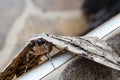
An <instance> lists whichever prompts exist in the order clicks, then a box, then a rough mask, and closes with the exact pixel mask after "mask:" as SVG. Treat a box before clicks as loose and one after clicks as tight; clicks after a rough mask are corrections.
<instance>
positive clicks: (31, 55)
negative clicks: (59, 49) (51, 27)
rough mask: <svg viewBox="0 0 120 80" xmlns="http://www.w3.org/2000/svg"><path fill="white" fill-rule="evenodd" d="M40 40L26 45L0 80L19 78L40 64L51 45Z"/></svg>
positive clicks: (0, 76)
mask: <svg viewBox="0 0 120 80" xmlns="http://www.w3.org/2000/svg"><path fill="white" fill-rule="evenodd" d="M40 40H42V39H40ZM40 40H39V39H38V40H35V41H31V42H29V43H27V44H26V46H25V47H24V48H23V49H22V50H21V51H20V53H19V55H18V56H17V57H15V58H14V59H13V61H12V62H11V63H10V64H9V65H8V66H7V68H6V69H5V70H4V71H3V72H2V73H1V74H0V80H12V79H13V77H14V76H15V75H16V76H17V77H19V76H21V75H22V74H23V73H26V72H28V71H29V70H31V69H32V68H33V67H35V66H38V65H39V64H40V63H42V60H41V57H42V56H43V55H44V54H46V53H48V52H50V51H51V50H52V45H51V44H50V43H48V42H45V41H44V40H43V41H40Z"/></svg>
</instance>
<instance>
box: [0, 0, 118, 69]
mask: <svg viewBox="0 0 120 80" xmlns="http://www.w3.org/2000/svg"><path fill="white" fill-rule="evenodd" d="M85 1H86V0H0V59H1V60H0V71H2V69H3V68H4V67H5V66H6V65H7V64H8V63H9V61H10V60H11V59H12V58H13V57H14V56H15V55H16V54H17V53H18V52H19V51H20V49H21V48H22V47H23V46H24V45H25V43H26V42H27V41H28V39H29V37H30V36H32V35H33V34H36V33H41V32H45V33H51V34H58V35H69V36H77V35H83V34H85V33H86V32H88V31H90V30H91V26H90V25H91V24H92V23H93V22H95V23H96V20H97V19H98V18H99V17H100V16H103V14H107V11H106V9H105V8H100V10H101V11H98V12H95V11H94V10H93V12H94V13H90V12H89V10H87V9H86V7H85V6H84V7H83V3H84V2H85ZM91 1H92V2H94V0H91ZM98 1H99V0H98ZM116 1H118V0H116ZM92 4H93V3H92ZM87 7H89V6H87ZM96 9H97V8H96ZM111 12H112V11H111ZM89 14H90V15H89ZM91 14H92V15H91ZM112 15H113V14H112ZM109 17H110V16H109ZM106 19H108V17H107V18H105V19H103V20H104V21H105V20H106ZM97 23H98V24H97V25H99V24H100V23H101V19H100V21H97ZM94 25H95V26H94V27H93V28H95V27H97V26H96V24H94ZM88 26H89V27H88Z"/></svg>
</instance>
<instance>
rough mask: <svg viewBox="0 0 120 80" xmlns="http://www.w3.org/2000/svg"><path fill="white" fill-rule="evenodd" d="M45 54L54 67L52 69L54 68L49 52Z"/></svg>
mask: <svg viewBox="0 0 120 80" xmlns="http://www.w3.org/2000/svg"><path fill="white" fill-rule="evenodd" d="M45 56H46V57H47V58H48V60H50V62H51V64H52V66H53V68H54V70H55V66H54V64H53V62H52V59H51V56H50V54H49V53H48V54H45Z"/></svg>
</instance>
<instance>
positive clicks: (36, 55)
mask: <svg viewBox="0 0 120 80" xmlns="http://www.w3.org/2000/svg"><path fill="white" fill-rule="evenodd" d="M54 46H55V47H56V48H60V49H62V50H65V51H70V52H72V53H75V54H78V55H80V56H82V57H85V58H88V59H90V60H92V61H95V62H97V63H100V64H102V65H105V66H107V67H110V68H113V69H116V70H118V71H120V57H119V56H118V55H117V54H116V53H115V52H114V51H113V50H112V48H111V47H110V46H109V45H108V44H107V42H105V41H104V40H101V39H98V38H96V37H82V36H81V37H80V36H77V37H71V36H58V35H50V34H46V33H41V34H35V35H33V36H32V37H31V38H30V39H29V42H28V43H26V45H25V46H24V47H23V49H22V50H21V51H20V52H19V55H17V56H16V57H15V58H14V59H13V61H12V62H11V63H10V64H9V65H8V66H7V67H6V68H5V69H4V70H3V72H2V73H1V74H0V80H12V79H13V78H14V76H17V77H19V76H20V75H22V74H23V73H26V72H27V71H29V70H31V69H32V68H33V67H35V66H37V65H39V64H40V63H41V62H42V61H41V57H42V56H43V55H46V54H48V53H50V52H51V51H52V48H53V47H54Z"/></svg>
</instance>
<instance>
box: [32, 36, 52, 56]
mask: <svg viewBox="0 0 120 80" xmlns="http://www.w3.org/2000/svg"><path fill="white" fill-rule="evenodd" d="M30 48H31V52H32V54H33V55H44V54H46V53H49V52H50V51H51V50H52V44H51V43H49V42H47V41H46V40H44V39H43V38H38V39H35V40H31V41H30Z"/></svg>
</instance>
